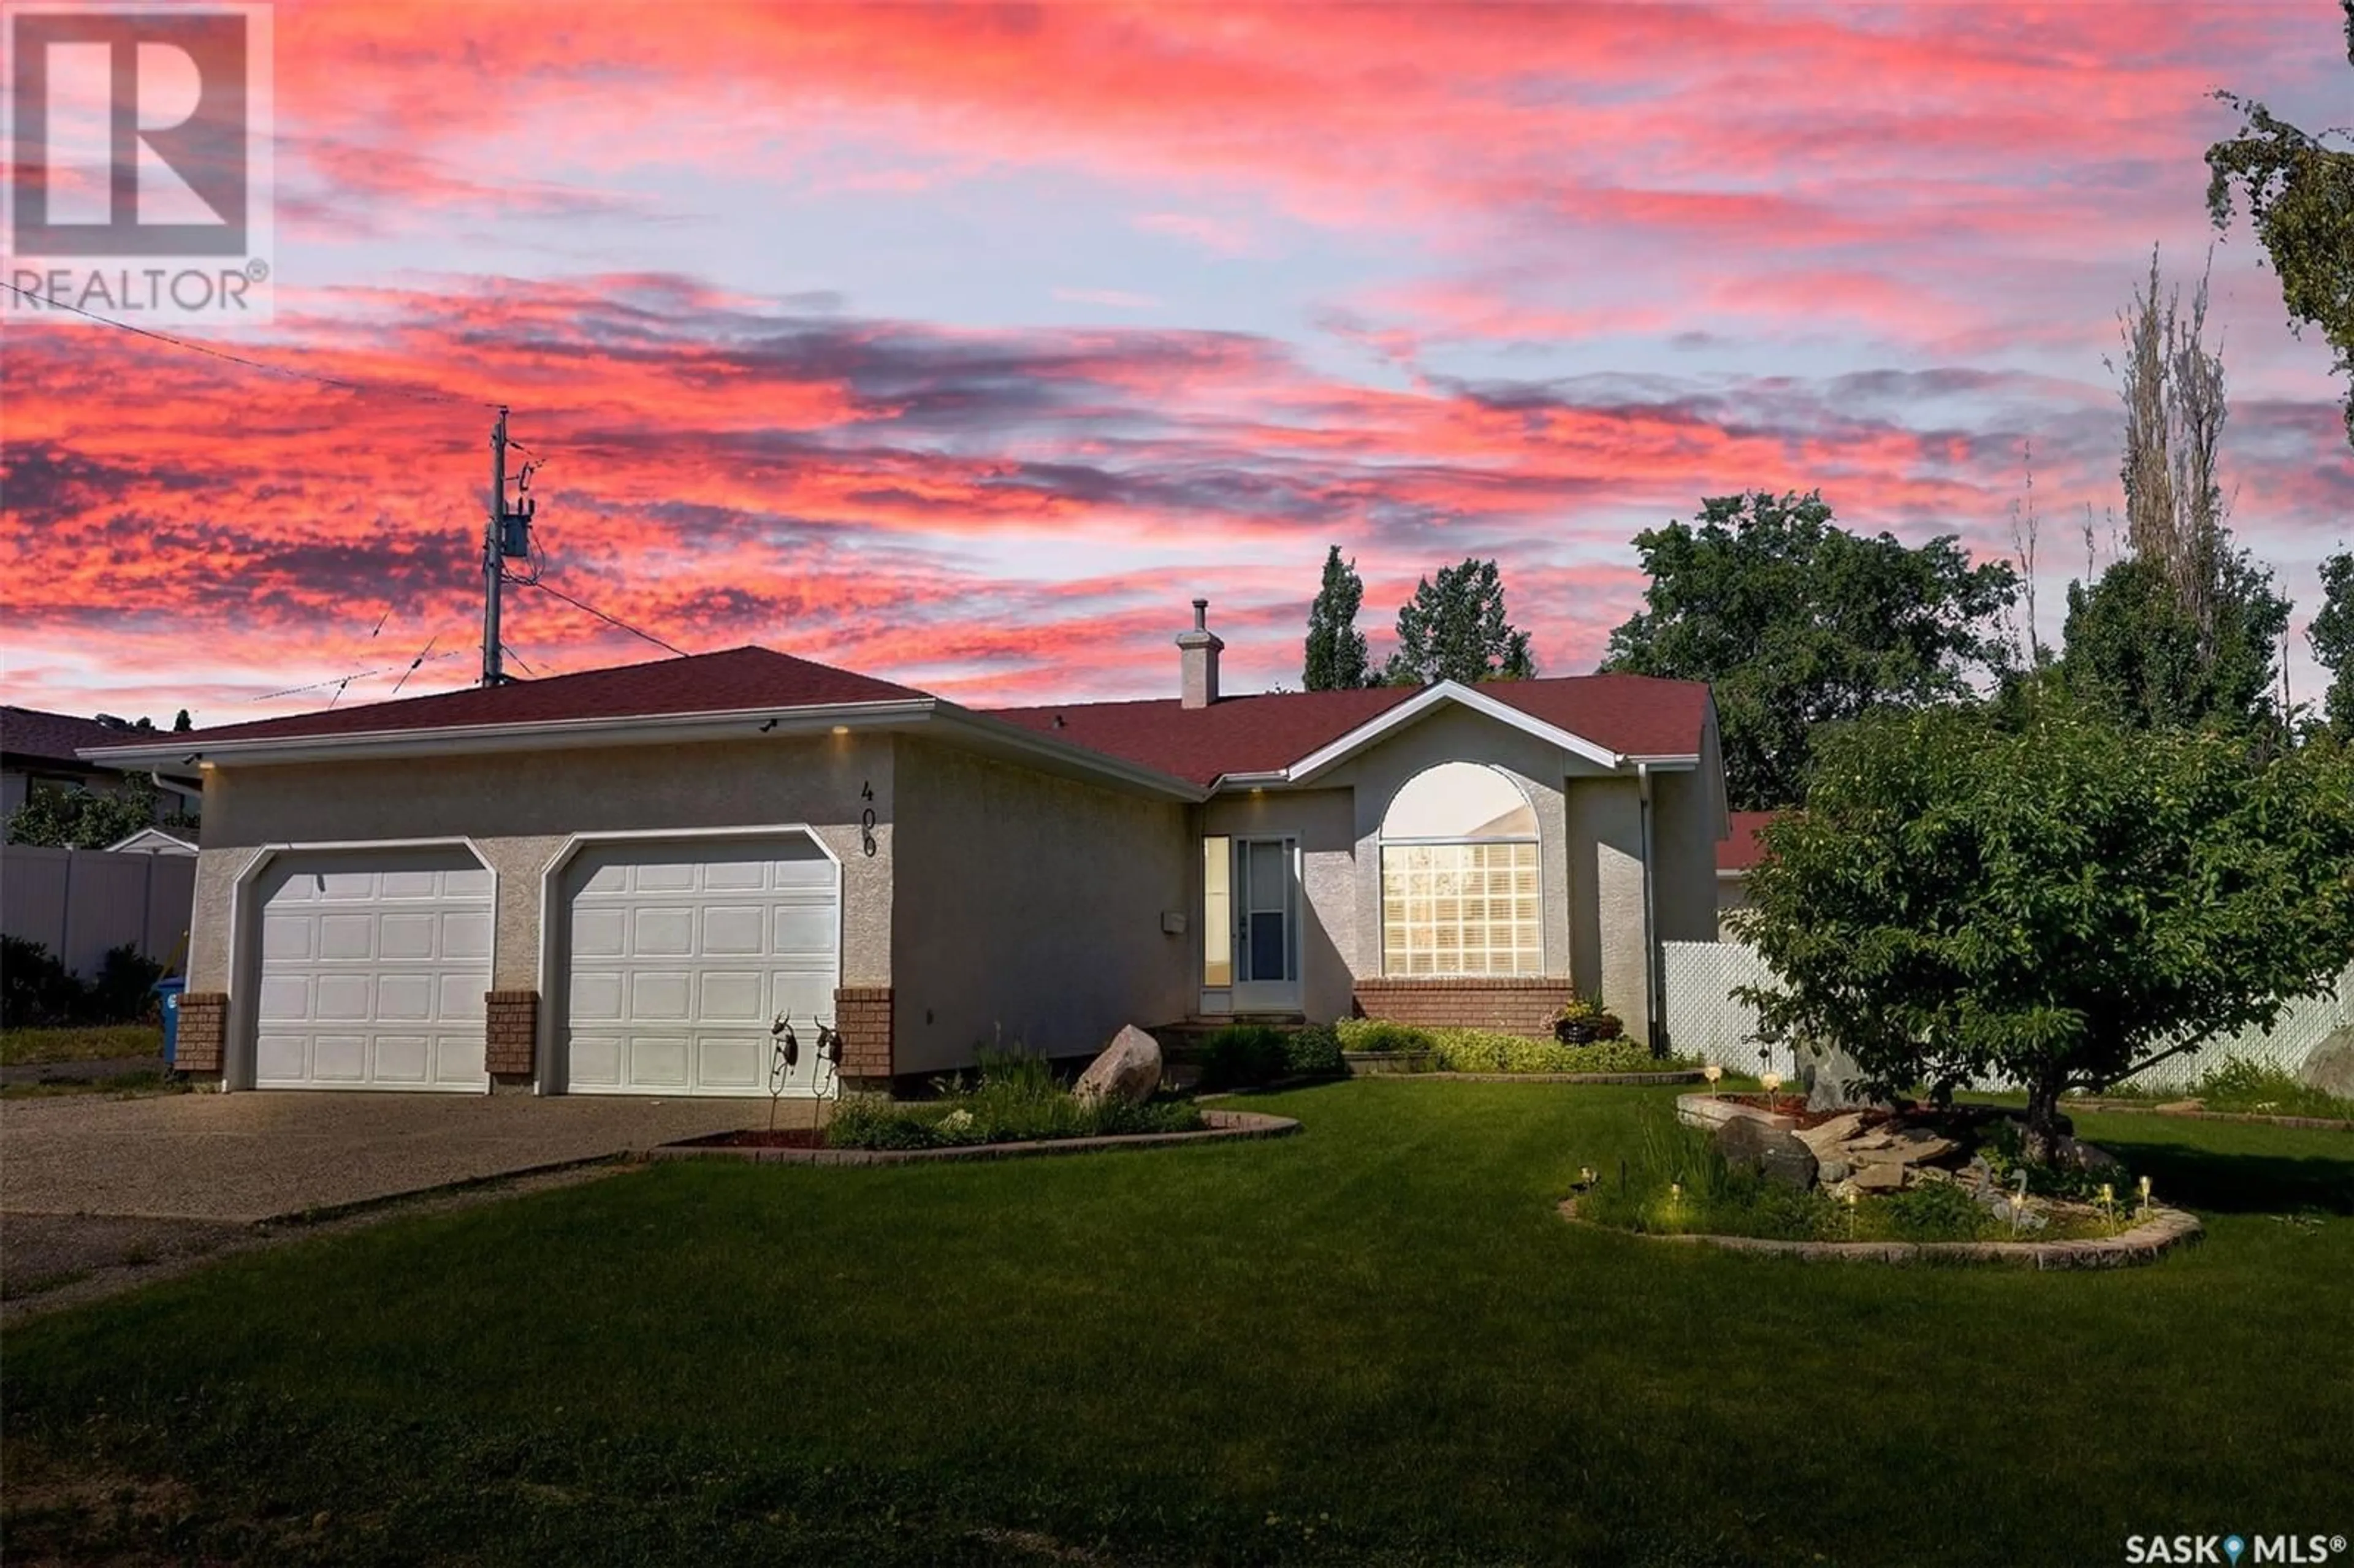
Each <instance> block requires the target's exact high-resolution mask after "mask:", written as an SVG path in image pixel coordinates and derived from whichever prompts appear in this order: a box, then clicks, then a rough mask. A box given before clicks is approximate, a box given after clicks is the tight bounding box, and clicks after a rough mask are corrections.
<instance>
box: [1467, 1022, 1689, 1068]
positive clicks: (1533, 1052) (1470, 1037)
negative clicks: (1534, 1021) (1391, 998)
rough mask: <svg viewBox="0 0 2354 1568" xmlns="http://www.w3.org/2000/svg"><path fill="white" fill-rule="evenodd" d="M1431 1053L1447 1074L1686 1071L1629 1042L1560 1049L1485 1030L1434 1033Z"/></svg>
mask: <svg viewBox="0 0 2354 1568" xmlns="http://www.w3.org/2000/svg"><path fill="white" fill-rule="evenodd" d="M1429 1040H1430V1049H1431V1050H1432V1052H1433V1053H1435V1054H1436V1055H1437V1059H1438V1060H1437V1065H1438V1067H1439V1068H1440V1070H1441V1071H1443V1072H1449V1073H1658V1072H1670V1071H1675V1070H1679V1069H1681V1068H1685V1067H1689V1066H1691V1065H1692V1064H1691V1062H1690V1061H1689V1060H1687V1059H1685V1058H1683V1057H1680V1056H1679V1057H1667V1058H1661V1057H1659V1056H1654V1055H1652V1054H1651V1052H1650V1048H1649V1046H1647V1045H1643V1044H1638V1042H1636V1041H1632V1040H1597V1041H1596V1042H1595V1043H1594V1044H1590V1045H1562V1044H1555V1043H1553V1041H1550V1040H1532V1039H1529V1038H1528V1037H1527V1036H1525V1035H1520V1034H1500V1033H1495V1032H1494V1031H1492V1030H1486V1029H1437V1030H1433V1031H1431V1032H1430V1034H1429Z"/></svg>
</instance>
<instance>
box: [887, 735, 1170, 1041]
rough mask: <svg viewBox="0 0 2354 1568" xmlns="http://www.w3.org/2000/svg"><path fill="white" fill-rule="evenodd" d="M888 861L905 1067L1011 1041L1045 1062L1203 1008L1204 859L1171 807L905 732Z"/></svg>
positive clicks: (898, 1033) (898, 1031)
mask: <svg viewBox="0 0 2354 1568" xmlns="http://www.w3.org/2000/svg"><path fill="white" fill-rule="evenodd" d="M896 810H897V831H896V837H895V842H894V845H893V856H892V863H893V866H894V869H895V871H896V875H897V878H898V892H897V896H896V900H895V901H894V905H893V909H894V916H893V926H894V931H893V941H892V953H893V977H892V984H893V987H894V992H895V998H894V1007H895V1014H896V1016H895V1021H894V1035H895V1040H896V1061H895V1063H894V1065H895V1067H896V1071H898V1072H899V1073H901V1074H907V1073H927V1072H940V1071H945V1070H947V1069H949V1068H953V1067H959V1066H963V1065H967V1064H969V1063H970V1062H971V1061H972V1059H973V1052H974V1049H975V1047H977V1046H985V1045H988V1044H991V1043H993V1042H995V1041H998V1040H1001V1039H1002V1041H1003V1042H1004V1044H1006V1045H1008V1046H1009V1047H1010V1046H1013V1045H1014V1044H1020V1045H1023V1046H1024V1047H1026V1048H1028V1049H1030V1050H1033V1051H1041V1052H1044V1053H1046V1054H1050V1055H1066V1054H1077V1053H1080V1052H1084V1051H1091V1050H1096V1049H1098V1048H1100V1047H1101V1046H1102V1045H1103V1044H1105V1042H1106V1041H1108V1039H1109V1038H1110V1036H1111V1035H1112V1034H1113V1033H1115V1032H1116V1031H1118V1029H1119V1027H1120V1025H1122V1024H1124V1023H1137V1024H1142V1025H1151V1024H1158V1023H1163V1022H1168V1021H1169V1020H1171V1019H1173V1018H1181V1017H1182V1016H1184V1015H1185V1013H1186V1012H1189V1011H1191V1009H1192V1007H1193V977H1194V973H1195V968H1194V956H1195V952H1196V949H1195V948H1194V946H1193V942H1194V940H1195V938H1194V937H1193V924H1194V923H1193V920H1191V919H1189V920H1188V921H1187V923H1186V926H1187V928H1186V931H1185V932H1184V933H1182V934H1172V933H1170V932H1166V931H1164V930H1162V929H1161V916H1162V915H1163V914H1164V913H1170V912H1184V911H1186V909H1187V907H1188V906H1187V900H1186V889H1187V886H1188V885H1189V879H1188V862H1189V858H1191V857H1197V856H1198V854H1199V848H1198V841H1197V840H1195V839H1194V838H1193V837H1192V836H1191V835H1190V834H1189V833H1188V832H1187V831H1186V819H1187V815H1188V812H1187V809H1186V808H1185V807H1184V806H1183V805H1182V804H1178V803H1175V802H1164V801H1157V800H1146V799H1143V798H1140V797H1138V796H1133V795H1128V794H1121V793H1116V792H1114V791H1111V790H1108V789H1097V788H1096V787H1095V786H1093V785H1088V784H1082V783H1078V782H1076V781H1074V780H1070V779H1059V778H1055V777H1054V776H1052V775H1048V774H1044V773H1036V772H1033V771H1031V770H1030V769H1028V768H1018V767H1013V766H1011V765H1008V764H1005V763H1001V762H996V761H993V760H991V759H989V758H981V757H977V756H974V755H972V754H970V753H969V752H964V751H960V750H957V749H954V748H951V747H944V746H940V745H938V744H936V743H930V742H926V741H920V740H914V739H902V740H901V742H900V745H899V756H898V763H897V771H896Z"/></svg>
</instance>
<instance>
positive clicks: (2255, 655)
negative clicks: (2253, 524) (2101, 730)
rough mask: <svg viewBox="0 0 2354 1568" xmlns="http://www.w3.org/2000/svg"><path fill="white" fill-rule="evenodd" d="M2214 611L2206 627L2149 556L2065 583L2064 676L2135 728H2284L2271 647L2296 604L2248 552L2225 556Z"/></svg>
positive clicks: (2085, 696) (2087, 698)
mask: <svg viewBox="0 0 2354 1568" xmlns="http://www.w3.org/2000/svg"><path fill="white" fill-rule="evenodd" d="M2210 615H2211V626H2210V628H2209V629H2208V630H2206V631H2204V632H2202V631H2201V630H2200V626H2199V623H2198V621H2197V620H2194V619H2193V617H2192V615H2191V612H2190V610H2189V609H2187V608H2185V606H2184V605H2183V603H2182V601H2181V599H2180V597H2179V594H2178V593H2177V591H2176V589H2175V588H2174V585H2173V584H2172V583H2170V582H2169V581H2168V578H2167V577H2166V575H2165V572H2164V569H2163V568H2162V567H2159V566H2158V563H2157V562H2155V561H2154V560H2152V559H2151V558H2150V557H2148V556H2130V557H2128V558H2126V559H2125V560H2122V561H2119V562H2117V563H2116V564H2115V565H2114V566H2112V567H2109V569H2108V570H2107V571H2105V572H2103V573H2102V574H2101V577H2100V580H2099V581H2098V582H2096V583H2094V585H2093V586H2092V587H2091V588H2085V587H2084V585H2083V584H2081V583H2070V584H2069V585H2068V620H2067V626H2066V630H2064V632H2063V633H2062V636H2063V639H2064V641H2063V648H2064V652H2062V655H2061V659H2060V672H2061V676H2062V680H2063V681H2064V682H2065V683H2067V686H2068V688H2069V690H2071V691H2072V692H2073V693H2075V694H2076V695H2077V696H2079V697H2081V698H2083V699H2084V701H2086V702H2088V703H2091V704H2093V705H2094V706H2096V707H2098V708H2099V709H2101V710H2102V711H2103V712H2105V713H2106V714H2107V715H2109V716H2110V717H2112V718H2113V719H2115V721H2116V722H2117V723H2119V724H2122V725H2124V726H2126V727H2127V728H2131V729H2158V728H2165V727H2168V726H2197V725H2202V724H2221V725H2225V726H2231V727H2232V728H2237V729H2252V728H2267V727H2270V726H2274V725H2275V724H2277V723H2278V722H2279V721H2280V719H2281V717H2282V715H2280V713H2279V711H2278V708H2277V705H2275V704H2274V701H2273V691H2274V682H2275V681H2276V679H2277V677H2278V670H2277V667H2276V666H2275V664H2274V657H2273V650H2274V647H2275V646H2277V645H2278V643H2279V641H2280V638H2281V634H2282V632H2283V631H2285V630H2287V627H2288V616H2289V602H2288V600H2286V599H2283V598H2282V597H2281V596H2280V595H2279V594H2277V593H2275V592H2274V591H2273V575H2272V572H2271V571H2270V570H2269V569H2268V568H2266V567H2260V566H2258V565H2256V564H2255V563H2254V562H2253V560H2252V559H2250V557H2249V556H2248V555H2247V553H2246V552H2245V551H2240V552H2237V553H2234V554H2231V555H2227V556H2225V557H2224V559H2223V561H2222V562H2221V567H2220V569H2219V571H2218V573H2217V581H2216V584H2215V586H2214V589H2213V591H2212V593H2211V605H2210Z"/></svg>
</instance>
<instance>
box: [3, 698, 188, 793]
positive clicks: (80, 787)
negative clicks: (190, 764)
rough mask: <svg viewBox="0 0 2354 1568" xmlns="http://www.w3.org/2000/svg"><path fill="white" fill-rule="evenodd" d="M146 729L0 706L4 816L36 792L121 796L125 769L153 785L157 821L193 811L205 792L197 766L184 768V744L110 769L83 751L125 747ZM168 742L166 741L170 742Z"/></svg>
mask: <svg viewBox="0 0 2354 1568" xmlns="http://www.w3.org/2000/svg"><path fill="white" fill-rule="evenodd" d="M150 734H154V732H153V731H147V732H142V731H140V730H138V729H135V728H133V726H130V725H128V724H126V723H124V722H123V721H122V720H121V719H117V718H103V717H101V718H83V717H82V716H81V715H79V714H52V713H43V712H42V711H41V710H39V709H38V708H20V707H17V706H16V705H13V704H11V705H5V706H0V818H5V817H6V816H9V815H10V814H12V813H14V812H15V811H16V808H17V807H19V806H22V805H23V804H25V802H27V800H31V799H32V798H33V797H34V796H36V795H44V794H52V793H55V794H67V795H79V794H93V795H113V794H119V793H121V792H122V789H124V788H125V787H126V784H125V779H124V775H125V774H126V773H127V772H135V773H144V774H146V775H148V777H149V779H151V780H152V781H153V782H154V786H155V813H156V818H157V820H158V821H161V820H162V819H163V818H164V817H165V816H168V815H170V814H172V813H174V812H186V813H188V814H189V815H194V814H195V813H196V807H197V803H198V801H199V800H201V799H202V797H203V794H204V788H203V786H202V785H201V784H200V783H199V782H198V781H197V777H196V770H195V769H194V768H187V767H183V766H182V765H181V764H182V759H183V758H186V756H187V755H188V753H187V750H186V748H185V747H183V748H182V749H181V750H179V751H178V752H176V753H172V754H170V755H168V756H165V755H162V754H159V755H158V756H157V758H156V760H155V761H154V762H151V763H141V764H139V765H138V766H136V767H134V768H118V767H111V766H108V765H106V764H103V763H98V762H92V761H90V759H89V758H87V757H86V756H84V755H83V753H84V752H85V751H87V750H89V749H91V748H95V747H113V746H122V745H125V744H127V743H128V742H130V741H133V740H136V739H140V738H143V736H144V735H150ZM164 744H166V745H168V744H169V743H168V742H165V743H164Z"/></svg>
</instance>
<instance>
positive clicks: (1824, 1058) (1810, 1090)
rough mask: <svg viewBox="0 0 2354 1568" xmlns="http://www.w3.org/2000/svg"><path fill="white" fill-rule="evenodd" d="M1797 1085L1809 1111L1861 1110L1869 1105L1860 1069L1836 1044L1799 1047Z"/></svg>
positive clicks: (1869, 1100) (1870, 1100)
mask: <svg viewBox="0 0 2354 1568" xmlns="http://www.w3.org/2000/svg"><path fill="white" fill-rule="evenodd" d="M1798 1082H1799V1083H1801V1084H1803V1085H1805V1086H1806V1089H1807V1109H1808V1110H1809V1111H1840V1110H1863V1109H1866V1108H1868V1107H1870V1106H1871V1105H1872V1097H1870V1096H1869V1095H1866V1094H1865V1093H1864V1092H1863V1069H1862V1067H1861V1066H1860V1065H1857V1063H1856V1059H1855V1058H1854V1057H1852V1056H1850V1055H1849V1054H1847V1053H1846V1052H1844V1051H1842V1050H1840V1048H1839V1047H1838V1046H1836V1045H1823V1046H1803V1047H1801V1048H1800V1049H1799V1051H1798Z"/></svg>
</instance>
